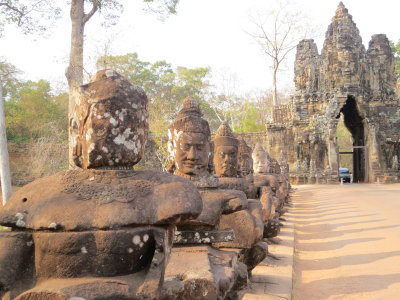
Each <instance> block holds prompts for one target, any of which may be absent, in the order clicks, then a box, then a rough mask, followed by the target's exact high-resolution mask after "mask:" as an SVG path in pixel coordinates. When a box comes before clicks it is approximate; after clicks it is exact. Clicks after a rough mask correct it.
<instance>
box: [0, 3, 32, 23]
mask: <svg viewBox="0 0 400 300" xmlns="http://www.w3.org/2000/svg"><path fill="white" fill-rule="evenodd" d="M0 6H5V7H6V8H8V9H9V10H12V11H14V12H16V13H17V14H18V15H19V16H18V26H19V25H20V24H21V21H22V18H23V17H24V16H26V12H23V11H22V10H20V9H18V8H16V7H15V6H12V5H10V4H9V3H6V2H0Z"/></svg>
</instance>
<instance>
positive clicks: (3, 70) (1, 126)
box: [0, 61, 16, 205]
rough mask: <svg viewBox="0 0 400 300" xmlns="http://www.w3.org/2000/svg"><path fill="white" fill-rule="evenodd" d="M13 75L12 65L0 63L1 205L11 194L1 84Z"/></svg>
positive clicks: (14, 70)
mask: <svg viewBox="0 0 400 300" xmlns="http://www.w3.org/2000/svg"><path fill="white" fill-rule="evenodd" d="M15 73H16V68H15V67H14V66H13V65H11V64H8V63H6V62H1V61H0V180H1V191H2V197H3V205H5V204H6V203H7V201H8V199H9V198H10V196H11V193H12V189H11V174H10V161H9V157H8V149H7V134H6V125H5V111H4V102H3V84H4V83H5V85H7V83H8V82H10V81H11V79H12V77H13V75H14V74H15Z"/></svg>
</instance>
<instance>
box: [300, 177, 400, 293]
mask: <svg viewBox="0 0 400 300" xmlns="http://www.w3.org/2000/svg"><path fill="white" fill-rule="evenodd" d="M297 189H298V190H297V192H296V193H295V196H294V199H293V200H294V209H293V213H294V216H295V263H294V285H293V299H296V300H302V299H304V300H312V299H357V300H359V299H373V300H376V299H389V300H391V299H400V184H395V185H372V184H371V185H367V184H358V185H357V184H345V185H340V186H321V185H319V186H317V185H314V186H299V187H297Z"/></svg>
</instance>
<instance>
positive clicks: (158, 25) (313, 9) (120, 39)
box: [0, 0, 400, 94]
mask: <svg viewBox="0 0 400 300" xmlns="http://www.w3.org/2000/svg"><path fill="white" fill-rule="evenodd" d="M297 1H298V2H297V4H298V6H299V7H300V8H301V11H302V12H303V13H304V14H306V15H308V20H309V21H310V22H312V24H314V25H315V26H316V27H317V28H318V30H319V31H320V34H319V35H317V36H315V37H314V39H315V41H316V42H317V45H318V50H319V51H321V48H322V45H323V40H324V35H325V32H326V29H327V27H328V25H329V24H330V23H331V19H332V17H333V16H334V14H335V10H336V8H337V6H338V4H339V1H338V0H302V1H300V0H297ZM121 2H122V3H123V4H124V12H123V14H122V15H121V17H120V20H119V22H118V24H117V25H116V26H114V27H111V28H109V29H105V28H103V27H101V26H100V17H99V16H96V17H94V18H93V19H92V20H90V21H89V23H87V26H86V31H85V33H86V40H85V43H86V44H85V47H86V48H85V68H86V69H87V71H88V73H93V72H95V67H94V61H95V59H96V58H97V57H98V56H99V55H101V54H103V53H104V48H105V45H108V48H109V49H108V51H109V53H110V54H112V55H123V54H126V53H131V52H137V53H138V55H139V59H141V60H145V61H149V62H155V61H157V60H165V61H167V62H169V63H171V64H172V66H173V67H177V66H184V67H188V68H195V67H210V68H211V70H212V74H213V77H212V78H211V83H213V84H214V85H215V86H216V87H217V88H219V89H221V83H222V81H223V80H222V78H226V77H229V78H235V80H233V82H234V83H235V84H234V86H233V89H234V90H235V91H236V92H237V93H239V94H244V93H246V92H249V91H252V90H266V89H270V88H271V85H272V76H271V70H272V69H271V67H270V66H271V63H270V59H269V58H268V57H267V56H266V55H265V54H263V53H262V51H261V50H260V48H259V46H258V45H257V44H256V43H255V42H254V40H253V39H252V38H251V37H250V35H249V34H248V33H246V31H249V28H250V27H249V15H252V14H254V13H255V12H257V11H261V10H268V9H270V8H271V7H272V6H273V3H274V2H275V1H274V0H180V3H179V6H178V14H177V15H173V16H170V17H169V18H167V19H166V20H165V21H160V20H158V19H157V17H156V16H155V15H154V14H152V13H149V12H145V11H144V10H143V8H144V4H143V2H142V1H141V0H124V1H121ZM125 2H126V3H125ZM292 2H295V1H292ZM343 3H344V5H345V6H346V7H347V8H348V10H349V13H350V14H351V15H352V16H353V20H354V22H355V23H356V24H357V27H358V29H359V30H360V34H361V37H362V39H363V43H364V45H365V46H366V48H367V47H368V42H369V40H370V38H371V35H373V34H378V33H385V34H386V35H387V36H388V38H389V39H390V40H393V41H398V40H400V30H399V28H400V18H399V17H398V14H399V12H400V1H393V0H380V1H372V0H344V1H343ZM68 13H69V12H68V8H67V7H66V8H65V10H64V16H63V18H62V19H60V20H59V21H57V23H56V24H55V26H53V27H52V29H51V31H50V32H49V33H48V34H47V36H46V37H38V36H24V35H22V34H20V33H19V31H18V30H16V29H15V28H13V27H10V26H9V27H7V29H6V31H5V32H4V37H3V38H1V39H0V56H1V57H4V58H6V59H7V60H8V62H10V63H12V64H14V65H16V66H17V67H18V68H19V69H20V70H22V71H23V72H24V74H23V78H25V79H30V80H39V79H46V80H49V81H51V82H52V83H53V85H54V86H55V87H57V86H58V87H65V83H66V81H65V78H64V71H65V68H66V66H67V64H68V55H69V43H70V26H71V25H70V20H69V14H68ZM294 55H295V50H294V51H293V52H292V54H291V56H290V57H289V59H288V61H287V63H286V65H285V66H284V68H283V70H282V71H281V72H280V75H279V76H280V77H279V78H280V82H281V86H282V87H285V88H291V87H292V86H293V60H294Z"/></svg>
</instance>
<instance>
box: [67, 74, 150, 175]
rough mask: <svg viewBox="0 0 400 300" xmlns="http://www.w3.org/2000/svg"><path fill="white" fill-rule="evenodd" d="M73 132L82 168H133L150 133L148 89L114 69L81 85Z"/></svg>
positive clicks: (142, 151)
mask: <svg viewBox="0 0 400 300" xmlns="http://www.w3.org/2000/svg"><path fill="white" fill-rule="evenodd" d="M78 100H79V103H77V104H78V105H77V107H76V109H75V111H74V116H73V118H72V120H71V121H70V122H71V126H70V132H71V136H72V139H73V141H74V162H75V164H76V165H77V166H78V167H81V168H84V169H86V168H131V167H132V166H133V165H134V164H136V163H137V162H138V161H139V160H140V159H141V158H142V156H143V153H144V146H145V144H146V140H147V132H148V114H147V97H146V94H145V93H144V91H143V90H142V89H141V88H139V87H137V86H134V85H132V84H130V83H129V82H128V81H127V80H126V79H125V78H123V77H122V76H121V75H119V74H118V73H116V72H114V71H112V70H103V71H99V72H98V73H97V74H96V76H95V77H94V78H93V79H92V81H91V82H90V83H89V84H87V85H85V86H82V87H81V90H80V91H79V97H78Z"/></svg>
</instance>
